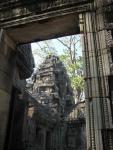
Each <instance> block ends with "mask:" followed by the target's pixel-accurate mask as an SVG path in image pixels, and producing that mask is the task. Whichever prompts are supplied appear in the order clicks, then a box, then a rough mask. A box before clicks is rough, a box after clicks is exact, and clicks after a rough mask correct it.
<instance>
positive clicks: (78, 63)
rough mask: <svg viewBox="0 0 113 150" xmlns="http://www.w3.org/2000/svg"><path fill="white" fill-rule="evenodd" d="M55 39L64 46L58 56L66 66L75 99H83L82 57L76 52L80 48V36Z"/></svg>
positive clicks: (77, 100)
mask: <svg viewBox="0 0 113 150" xmlns="http://www.w3.org/2000/svg"><path fill="white" fill-rule="evenodd" d="M57 40H58V41H59V42H60V43H62V44H63V46H64V53H63V54H62V55H61V56H60V59H61V60H62V61H63V62H64V64H65V66H66V68H67V72H68V74H69V77H70V80H71V85H72V87H73V90H74V96H75V100H76V102H79V101H81V100H82V99H83V95H84V79H83V58H82V56H81V54H80V55H79V52H78V51H79V50H80V49H81V45H80V43H81V42H80V40H81V37H80V36H75V35H73V36H70V37H66V38H64V39H57Z"/></svg>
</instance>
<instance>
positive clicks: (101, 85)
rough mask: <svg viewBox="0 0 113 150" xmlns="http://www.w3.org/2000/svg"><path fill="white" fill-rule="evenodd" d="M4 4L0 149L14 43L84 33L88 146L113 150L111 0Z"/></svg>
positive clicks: (1, 17) (0, 43)
mask: <svg viewBox="0 0 113 150" xmlns="http://www.w3.org/2000/svg"><path fill="white" fill-rule="evenodd" d="M34 4H35V5H34ZM61 4H62V5H61ZM106 5H108V6H109V7H107V6H106ZM0 8H1V10H0V11H1V15H0V21H1V23H0V28H1V32H0V51H1V54H0V56H1V59H0V62H1V63H0V64H2V65H1V66H0V67H1V69H0V74H1V78H0V83H1V84H0V104H1V106H2V107H0V120H1V121H0V127H1V129H2V130H1V131H0V139H1V140H0V148H1V150H2V149H3V143H4V139H5V132H6V124H7V119H8V108H9V99H10V93H11V87H12V83H13V81H12V80H13V75H14V71H15V59H14V58H15V57H14V55H15V53H16V51H15V49H16V45H17V44H20V43H28V42H31V41H36V40H37V41H40V40H44V39H49V38H54V37H59V36H63V35H71V34H77V33H80V32H81V33H83V34H84V39H83V40H84V51H83V54H84V64H85V67H84V68H85V81H86V92H85V93H86V110H87V149H88V150H89V149H91V150H104V149H105V150H107V148H109V149H111V150H112V149H113V123H112V114H111V105H112V100H111V97H110V91H109V84H110V83H109V80H108V78H109V76H112V72H111V70H110V67H111V65H112V60H111V52H110V48H111V45H108V41H109V39H110V40H111V41H112V39H111V38H110V37H109V35H108V30H109V31H111V30H112V26H108V25H109V23H112V20H113V19H112V17H111V22H109V19H107V18H106V13H108V14H110V13H111V10H110V8H112V5H111V3H110V2H108V1H107V0H106V1H105V3H104V1H101V2H99V1H97V0H95V3H94V4H93V2H92V3H90V2H89V1H87V0H84V1H83V0H81V1H79V0H78V1H76V2H74V1H73V0H71V1H68V0H67V1H61V2H60V1H58V2H56V1H53V2H52V3H50V2H42V3H40V5H39V4H38V3H36V1H30V2H27V1H26V0H25V1H24V3H23V2H22V1H19V0H18V1H16V2H15V1H5V2H1V3H0ZM106 8H107V9H108V10H109V11H108V10H107V9H106ZM107 11H108V12H107ZM108 18H109V17H108ZM106 25H107V26H106ZM110 25H111V24H110ZM2 28H3V29H4V31H5V32H3V30H2ZM12 58H13V59H12ZM6 81H7V82H6ZM110 100H111V101H110ZM106 140H107V142H106ZM106 145H107V148H106Z"/></svg>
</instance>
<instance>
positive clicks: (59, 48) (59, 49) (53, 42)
mask: <svg viewBox="0 0 113 150" xmlns="http://www.w3.org/2000/svg"><path fill="white" fill-rule="evenodd" d="M76 37H77V38H79V35H78V36H76ZM64 38H65V37H62V38H59V39H60V40H64ZM66 38H67V39H68V38H70V36H68V37H66ZM47 42H48V43H49V46H51V47H54V48H55V49H56V50H57V55H58V56H59V55H61V54H63V53H64V50H65V46H63V44H61V43H60V42H59V41H58V40H57V39H52V40H47ZM43 43H44V42H43V41H42V42H37V43H32V44H31V47H32V53H33V56H34V60H35V65H36V67H38V66H39V65H40V64H41V63H42V62H43V59H42V57H40V56H39V55H38V53H39V49H40V47H42V48H43V47H44V44H43ZM39 45H40V46H39ZM76 48H77V49H78V50H77V54H78V55H79V56H82V47H81V43H80V42H78V44H77V45H76ZM42 55H43V54H42Z"/></svg>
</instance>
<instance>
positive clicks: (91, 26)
mask: <svg viewBox="0 0 113 150" xmlns="http://www.w3.org/2000/svg"><path fill="white" fill-rule="evenodd" d="M80 28H81V32H82V33H84V36H83V40H84V48H83V56H84V76H85V97H86V128H87V149H88V150H103V144H104V142H103V138H102V132H103V130H105V129H110V128H111V124H112V123H111V113H110V109H109V108H110V101H109V98H108V97H109V89H108V75H109V74H110V66H109V51H108V48H107V45H106V30H105V28H104V15H103V14H102V13H100V12H98V11H97V12H87V13H84V14H81V15H80ZM109 150H111V149H109Z"/></svg>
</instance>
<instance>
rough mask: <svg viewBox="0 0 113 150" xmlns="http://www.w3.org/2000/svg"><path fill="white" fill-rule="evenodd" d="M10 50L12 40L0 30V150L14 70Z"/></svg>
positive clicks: (12, 53) (3, 140)
mask: <svg viewBox="0 0 113 150" xmlns="http://www.w3.org/2000/svg"><path fill="white" fill-rule="evenodd" d="M12 49H14V44H13V42H12V40H11V39H10V38H9V37H8V36H7V35H6V34H5V33H4V31H3V30H0V150H3V147H4V142H5V136H6V130H7V121H8V113H9V104H10V96H11V89H12V83H13V71H14V68H15V52H14V51H13V50H12Z"/></svg>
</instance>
